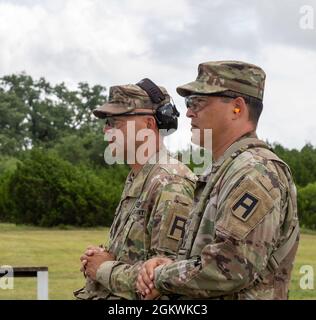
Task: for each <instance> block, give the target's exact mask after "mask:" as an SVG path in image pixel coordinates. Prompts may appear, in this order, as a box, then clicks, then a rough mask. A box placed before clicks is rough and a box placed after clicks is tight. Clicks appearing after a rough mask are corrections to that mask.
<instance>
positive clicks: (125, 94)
mask: <svg viewBox="0 0 316 320" xmlns="http://www.w3.org/2000/svg"><path fill="white" fill-rule="evenodd" d="M159 88H160V90H161V91H162V92H163V94H164V95H165V100H164V101H163V102H162V103H160V104H155V103H153V102H152V101H151V99H150V97H149V96H148V94H147V93H146V91H144V90H143V89H141V88H140V87H139V86H137V85H135V84H127V85H120V86H113V87H110V93H109V98H108V101H107V102H106V103H105V104H104V105H103V106H101V107H98V108H97V109H95V110H93V114H94V115H95V116H96V117H98V118H106V117H107V116H111V115H121V114H124V113H129V112H132V111H134V110H135V109H151V110H155V109H156V108H157V107H158V106H160V105H161V104H163V103H167V102H170V96H169V94H168V92H167V90H166V89H165V88H163V87H159Z"/></svg>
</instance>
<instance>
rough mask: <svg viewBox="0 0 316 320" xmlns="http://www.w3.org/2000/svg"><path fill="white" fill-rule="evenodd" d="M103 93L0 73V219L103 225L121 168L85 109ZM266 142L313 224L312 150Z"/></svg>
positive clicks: (315, 156) (304, 221)
mask: <svg viewBox="0 0 316 320" xmlns="http://www.w3.org/2000/svg"><path fill="white" fill-rule="evenodd" d="M106 99H107V95H106V88H105V87H103V86H101V85H93V86H91V85H89V84H88V83H83V82H81V83H79V84H78V85H77V87H76V88H75V89H70V88H68V87H67V86H66V85H65V84H64V83H60V84H55V85H52V84H50V83H49V82H48V81H46V80H45V79H44V78H40V79H37V80H35V79H33V78H32V77H31V76H29V75H27V74H25V73H21V74H13V75H8V76H4V77H2V78H0V221H2V222H13V223H25V224H33V225H38V226H48V227H49V226H55V225H59V226H61V225H74V226H97V225H102V226H104V225H106V226H109V225H110V224H111V221H112V219H113V214H114V212H115V207H116V205H117V203H118V201H119V199H120V195H121V192H122V189H123V187H124V183H125V178H126V176H127V174H128V168H127V167H126V166H124V165H114V166H108V165H106V164H105V162H104V160H103V152H104V149H105V147H106V142H105V141H104V139H103V135H102V126H103V124H102V121H99V120H97V119H95V118H94V117H93V116H92V113H91V111H92V110H93V109H94V108H95V107H97V106H98V105H101V104H103V103H104V102H106ZM272 146H273V148H274V150H275V152H276V153H277V154H278V155H279V156H280V157H281V158H282V159H283V160H285V161H286V162H287V163H288V164H289V166H290V167H291V170H292V173H293V176H294V180H295V182H296V185H297V188H298V208H299V216H300V221H301V225H302V226H304V227H307V228H312V229H316V148H315V147H314V146H313V145H311V144H306V145H305V146H304V147H303V148H302V149H301V150H296V149H287V148H286V147H284V146H282V145H280V144H278V143H274V144H272ZM191 166H193V164H191Z"/></svg>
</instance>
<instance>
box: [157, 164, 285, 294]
mask: <svg viewBox="0 0 316 320" xmlns="http://www.w3.org/2000/svg"><path fill="white" fill-rule="evenodd" d="M274 170H275V169H273V164H272V167H269V168H268V167H266V166H264V165H262V164H259V165H258V164H256V165H255V166H254V167H252V168H248V169H247V170H241V171H239V172H238V173H237V176H236V174H235V176H233V177H232V176H231V177H228V179H227V180H226V182H225V183H224V184H223V186H222V188H221V191H220V192H219V198H218V199H219V200H218V206H217V210H218V217H219V218H218V220H217V221H216V226H215V241H214V242H212V243H210V244H209V245H206V246H204V248H203V250H202V252H201V254H200V255H199V256H194V257H191V258H190V259H188V260H182V261H177V262H175V263H172V264H170V265H168V266H161V267H158V268H157V269H156V270H155V286H156V288H157V289H158V290H159V291H160V292H161V293H162V294H171V293H175V294H181V295H186V296H189V297H195V298H209V297H220V296H222V295H230V294H234V293H236V292H238V291H240V290H242V289H243V288H245V287H249V286H250V285H251V284H252V283H253V282H254V281H255V280H256V279H257V278H258V276H259V274H260V273H261V272H262V271H263V270H264V269H265V268H266V266H267V262H268V258H269V256H270V254H271V252H272V250H273V248H274V246H275V245H276V242H277V239H278V237H279V233H280V227H279V226H280V225H281V224H282V219H284V217H283V215H282V212H281V211H282V209H281V203H282V201H283V200H284V198H283V197H284V194H286V192H283V191H282V189H283V188H284V186H282V183H281V182H280V181H279V180H278V176H277V174H276V173H275V171H274ZM242 171H243V173H242V175H240V172H242ZM232 181H235V183H232ZM202 234H203V233H202ZM199 236H200V237H202V235H201V234H200V235H199ZM200 240H201V241H203V239H196V241H200Z"/></svg>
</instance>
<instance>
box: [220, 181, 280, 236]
mask: <svg viewBox="0 0 316 320" xmlns="http://www.w3.org/2000/svg"><path fill="white" fill-rule="evenodd" d="M273 207H274V200H273V198H272V197H271V195H270V194H269V192H267V190H266V189H265V188H263V186H262V185H261V184H260V183H259V182H257V181H253V180H252V179H249V178H245V179H244V180H243V181H242V182H241V183H240V185H239V186H238V187H237V188H236V189H235V190H234V191H232V192H231V193H230V194H229V195H228V196H227V197H226V199H223V201H222V204H221V205H220V207H219V220H218V222H217V223H216V229H217V230H219V231H220V232H223V233H225V234H227V235H229V236H232V237H233V238H235V239H237V240H241V239H243V238H245V237H246V236H247V235H248V234H249V233H250V232H251V231H252V230H253V229H254V228H255V227H256V226H257V225H258V224H259V223H260V222H261V221H262V220H263V219H264V217H265V216H266V215H267V214H269V213H270V212H271V211H272V209H273Z"/></svg>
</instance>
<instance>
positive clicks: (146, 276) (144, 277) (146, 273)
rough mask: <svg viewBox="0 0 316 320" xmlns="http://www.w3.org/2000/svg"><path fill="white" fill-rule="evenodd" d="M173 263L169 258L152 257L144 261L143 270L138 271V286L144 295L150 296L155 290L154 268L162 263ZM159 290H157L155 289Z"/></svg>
mask: <svg viewBox="0 0 316 320" xmlns="http://www.w3.org/2000/svg"><path fill="white" fill-rule="evenodd" d="M170 263H172V260H171V259H169V258H160V257H157V258H152V259H150V260H148V261H146V262H144V263H143V265H142V268H141V270H140V271H139V273H138V277H137V282H136V288H137V290H138V291H139V292H140V293H141V294H142V296H148V295H150V294H151V293H152V290H154V288H155V286H154V270H155V268H157V267H158V266H160V265H167V264H170ZM155 291H157V290H155Z"/></svg>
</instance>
